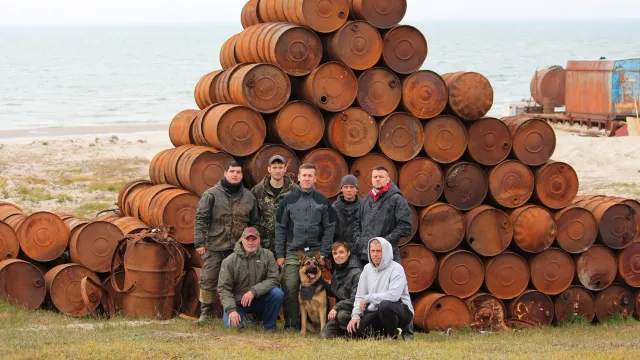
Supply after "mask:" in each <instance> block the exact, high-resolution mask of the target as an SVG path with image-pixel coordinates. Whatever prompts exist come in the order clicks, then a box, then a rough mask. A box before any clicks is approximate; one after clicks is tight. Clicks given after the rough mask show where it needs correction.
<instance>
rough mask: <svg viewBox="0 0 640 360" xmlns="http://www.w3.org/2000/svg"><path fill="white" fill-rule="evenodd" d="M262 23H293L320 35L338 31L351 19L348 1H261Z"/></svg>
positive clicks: (259, 7)
mask: <svg viewBox="0 0 640 360" xmlns="http://www.w3.org/2000/svg"><path fill="white" fill-rule="evenodd" d="M258 13H259V14H260V19H261V21H263V22H265V23H268V22H291V23H294V24H298V25H303V26H306V27H309V28H311V29H313V30H315V31H317V32H319V33H330V32H333V31H336V30H338V29H339V28H340V27H341V26H342V25H343V24H344V23H345V22H346V21H347V18H348V17H349V1H348V0H330V1H326V0H260V1H259V3H258Z"/></svg>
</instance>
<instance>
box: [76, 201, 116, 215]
mask: <svg viewBox="0 0 640 360" xmlns="http://www.w3.org/2000/svg"><path fill="white" fill-rule="evenodd" d="M113 206H114V205H113V202H105V201H89V202H86V203H83V204H81V205H80V206H78V207H77V208H76V209H75V210H74V211H73V215H75V216H88V215H91V216H93V215H95V214H96V213H98V212H99V211H102V210H106V209H109V208H111V207H113Z"/></svg>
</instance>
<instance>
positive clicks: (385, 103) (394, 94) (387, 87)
mask: <svg viewBox="0 0 640 360" xmlns="http://www.w3.org/2000/svg"><path fill="white" fill-rule="evenodd" d="M402 89H403V88H402V83H401V82H400V79H398V77H397V76H396V74H394V73H393V71H390V70H388V69H386V68H382V67H375V68H371V69H369V70H367V71H365V72H363V73H362V74H360V76H359V77H358V95H357V99H358V104H359V105H360V107H362V109H364V110H365V111H366V112H368V113H369V114H371V115H373V116H387V115H389V114H391V113H392V112H393V111H394V110H395V109H396V108H397V107H398V105H399V104H400V100H401V99H402V96H403V90H402ZM414 115H415V114H414Z"/></svg>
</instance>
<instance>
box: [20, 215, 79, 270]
mask: <svg viewBox="0 0 640 360" xmlns="http://www.w3.org/2000/svg"><path fill="white" fill-rule="evenodd" d="M16 235H17V236H18V241H19V242H20V249H22V252H24V253H25V255H27V256H28V257H29V258H30V259H32V260H35V261H41V262H46V261H52V260H55V259H57V258H58V257H59V256H60V255H62V253H63V252H64V250H65V249H66V248H67V245H68V244H69V228H68V227H67V225H66V224H65V223H64V222H63V221H62V220H61V219H60V218H59V217H58V216H56V214H53V213H50V212H46V211H42V212H36V213H33V214H31V215H29V216H28V217H27V218H26V219H24V221H23V222H22V223H21V224H20V226H19V227H18V229H17V231H16Z"/></svg>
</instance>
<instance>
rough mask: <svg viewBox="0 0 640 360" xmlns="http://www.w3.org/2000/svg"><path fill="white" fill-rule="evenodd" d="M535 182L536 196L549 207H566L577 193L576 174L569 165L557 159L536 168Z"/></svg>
mask: <svg viewBox="0 0 640 360" xmlns="http://www.w3.org/2000/svg"><path fill="white" fill-rule="evenodd" d="M535 184H536V188H535V190H536V191H535V194H536V197H537V198H538V200H539V201H540V202H541V203H542V204H544V205H545V206H546V207H548V208H551V209H561V208H564V207H566V206H567V205H569V204H571V201H572V200H573V199H574V198H575V197H576V195H577V194H578V174H576V172H575V170H574V169H573V167H572V166H571V165H569V164H567V163H563V162H559V161H556V162H552V163H548V164H545V165H544V166H542V167H541V168H540V169H538V170H536V180H535Z"/></svg>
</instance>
